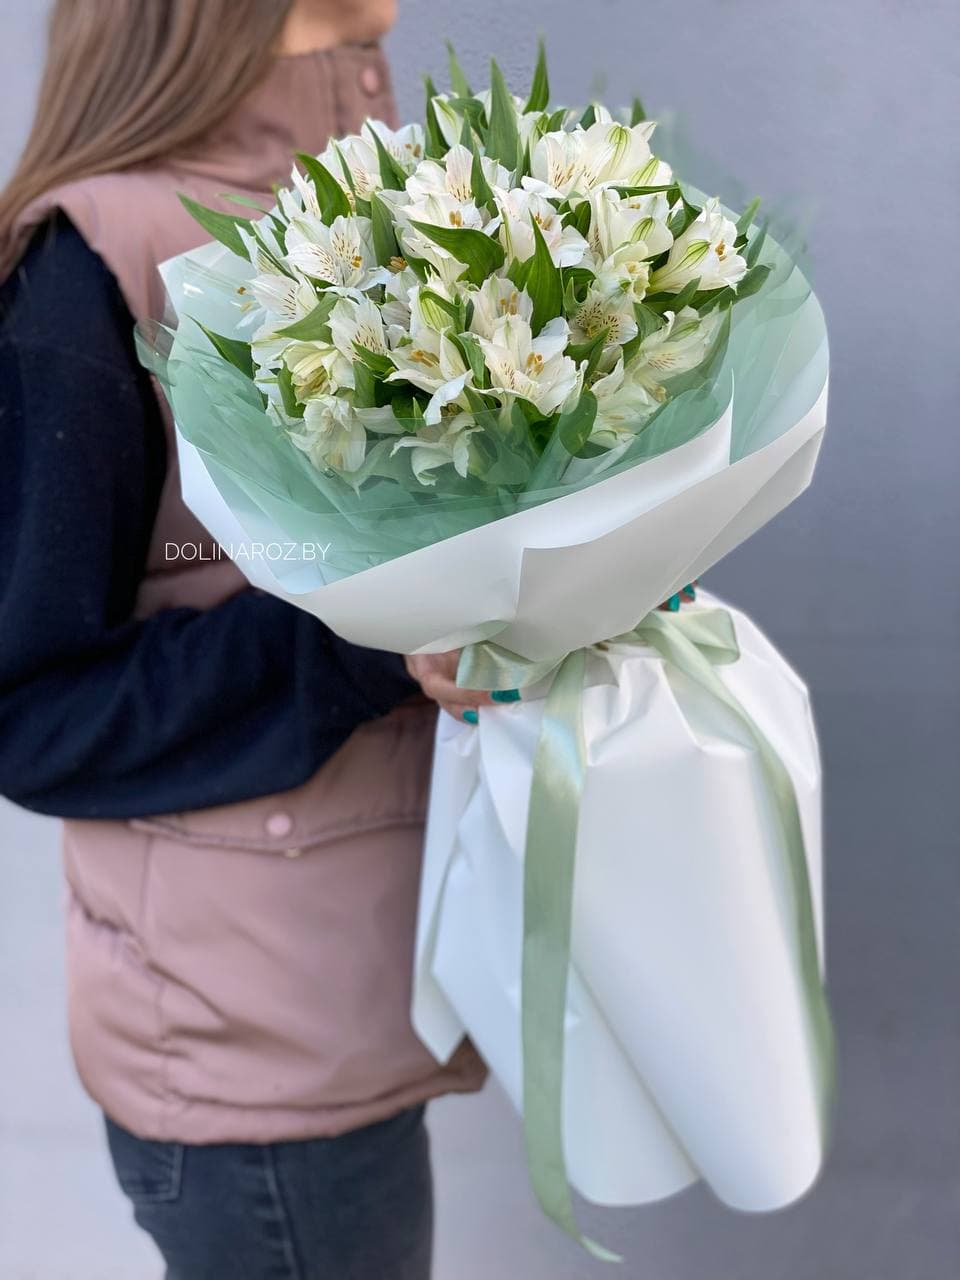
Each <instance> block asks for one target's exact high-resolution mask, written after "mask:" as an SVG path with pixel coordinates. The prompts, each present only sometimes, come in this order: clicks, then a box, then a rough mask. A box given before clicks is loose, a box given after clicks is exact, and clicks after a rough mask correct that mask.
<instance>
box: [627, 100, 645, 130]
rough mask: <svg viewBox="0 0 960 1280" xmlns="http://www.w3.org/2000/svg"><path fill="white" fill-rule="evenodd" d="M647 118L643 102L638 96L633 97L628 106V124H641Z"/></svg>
mask: <svg viewBox="0 0 960 1280" xmlns="http://www.w3.org/2000/svg"><path fill="white" fill-rule="evenodd" d="M646 118H647V113H646V112H645V111H644V109H643V103H642V102H641V100H640V99H639V98H634V100H633V103H632V105H631V107H630V126H631V128H632V127H633V126H634V125H636V124H642V123H643V121H644V120H646Z"/></svg>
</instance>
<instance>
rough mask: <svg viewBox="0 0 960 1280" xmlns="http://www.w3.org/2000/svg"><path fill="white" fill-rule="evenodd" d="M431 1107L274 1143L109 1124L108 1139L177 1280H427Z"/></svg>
mask: <svg viewBox="0 0 960 1280" xmlns="http://www.w3.org/2000/svg"><path fill="white" fill-rule="evenodd" d="M423 1111H424V1109H423V1107H414V1108H412V1109H410V1110H408V1111H403V1112H401V1113H400V1115H398V1116H394V1117H393V1118H391V1119H389V1120H383V1121H381V1122H380V1123H378V1124H372V1125H369V1126H367V1127H365V1128H363V1129H355V1130H353V1132H351V1133H346V1134H343V1135H342V1136H341V1137H338V1138H319V1139H312V1140H308V1141H303V1142H274V1143H271V1144H269V1145H267V1146H254V1145H240V1144H237V1145H234V1144H226V1145H219V1146H204V1147H197V1146H185V1145H183V1144H182V1143H179V1142H148V1141H145V1140H143V1139H141V1138H137V1137H134V1135H133V1134H132V1133H128V1132H127V1130H126V1129H121V1128H120V1127H119V1126H118V1125H116V1124H114V1123H113V1121H111V1120H110V1119H108V1120H107V1140H108V1142H109V1144H110V1154H111V1156H112V1157H113V1164H114V1168H115V1170H116V1173H117V1178H118V1180H119V1182H120V1186H121V1187H122V1188H123V1190H124V1192H125V1193H126V1195H127V1197H128V1198H129V1199H130V1201H131V1202H132V1203H133V1209H134V1217H135V1218H136V1220H137V1222H138V1223H139V1224H140V1226H141V1227H143V1229H144V1231H146V1232H148V1233H149V1234H150V1235H151V1236H152V1237H153V1239H154V1241H155V1243H156V1245H157V1248H158V1249H159V1250H160V1252H161V1253H162V1254H163V1258H164V1261H165V1262H166V1264H167V1280H429V1276H430V1255H431V1248H432V1243H433V1187H432V1181H431V1174H430V1155H429V1149H428V1141H427V1131H426V1127H425V1126H424V1123H423Z"/></svg>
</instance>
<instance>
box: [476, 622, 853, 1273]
mask: <svg viewBox="0 0 960 1280" xmlns="http://www.w3.org/2000/svg"><path fill="white" fill-rule="evenodd" d="M607 645H608V646H612V645H638V646H644V647H649V648H652V649H654V650H656V652H657V653H658V654H659V655H660V657H661V658H662V659H663V661H664V662H665V663H666V664H667V665H668V667H672V668H674V669H675V670H677V671H679V672H682V673H683V674H684V675H685V676H686V677H687V678H688V679H690V680H692V681H694V682H695V683H696V684H697V685H699V686H700V688H701V689H703V690H704V691H705V692H707V693H708V694H710V695H711V696H712V697H714V698H716V699H717V701H718V702H721V703H722V704H723V705H724V706H725V707H726V708H727V709H728V710H729V711H731V712H732V713H733V714H734V715H735V716H736V717H737V719H738V720H739V721H740V723H741V725H742V726H743V728H744V730H745V731H746V733H747V734H748V736H749V738H750V740H751V741H752V742H753V744H754V747H755V749H756V751H757V756H758V759H759V761H760V765H761V768H762V770H763V775H764V778H765V780H766V782H767V785H768V787H769V788H770V794H771V796H772V797H773V799H774V801H775V806H776V811H777V815H778V818H779V821H780V826H781V828H782V832H783V837H784V847H785V850H786V855H787V869H788V873H789V879H790V885H791V889H792V899H793V907H794V917H793V928H794V940H795V946H796V950H797V958H798V964H799V971H800V975H801V979H802V982H803V987H804V993H805V996H806V1015H807V1031H808V1039H809V1044H810V1050H811V1057H812V1061H813V1063H814V1069H815V1071H816V1073H817V1085H818V1098H819V1099H820V1102H821V1111H820V1124H821V1135H822V1137H823V1139H824V1140H825V1139H826V1133H827V1128H828V1125H829V1117H830V1110H831V1104H832V1095H833V1077H834V1044H833V1031H832V1027H831V1022H830V1013H829V1009H828V1007H827V1002H826V996H825V994H824V991H823V984H822V982H821V979H820V963H819V953H818V947H817V934H816V926H815V923H814V915H813V900H812V894H811V887H810V878H809V872H808V868H807V858H806V853H805V851H804V843H803V829H802V826H801V822H800V811H799V808H798V805H797V798H796V793H795V791H794V787H793V781H792V779H791V777H790V774H789V772H788V771H787V769H786V767H785V766H784V764H783V761H782V760H781V759H780V757H779V756H778V754H777V752H776V751H775V750H774V748H773V747H772V746H771V745H770V743H769V741H768V740H767V738H766V737H765V736H764V734H763V733H762V731H761V730H760V728H759V726H758V725H757V724H756V722H755V721H754V720H753V719H752V717H751V716H750V715H749V713H748V712H747V711H746V710H745V708H744V707H743V706H742V705H741V703H740V702H739V700H738V699H737V698H736V697H734V695H733V694H732V693H731V692H730V690H729V689H728V688H727V686H726V685H725V684H724V682H723V681H722V680H721V679H720V677H719V676H718V675H717V673H716V671H715V670H714V667H715V666H720V665H723V664H725V663H731V662H736V661H737V660H738V658H739V657H740V648H739V645H738V644H737V635H736V628H735V626H734V622H733V618H732V617H731V616H730V614H729V613H728V612H727V610H726V609H720V608H709V609H695V610H690V611H689V612H682V611H681V612H673V613H663V612H659V611H658V612H656V613H651V614H648V615H647V617H646V618H644V619H643V621H642V622H641V623H640V624H639V625H638V626H637V627H636V628H634V630H633V631H629V632H626V633H625V634H624V635H620V636H616V637H615V638H614V639H612V640H610V641H608V642H607ZM586 659H587V650H586V649H577V650H575V651H574V652H572V653H568V654H566V655H565V656H564V657H561V658H559V659H552V660H546V661H541V662H537V661H530V660H528V659H526V658H522V657H520V656H519V655H517V654H515V653H511V652H510V650H508V649H503V648H501V647H500V646H499V645H496V644H494V643H493V642H492V641H485V642H483V643H480V644H475V645H470V646H468V647H467V648H465V649H464V650H463V653H462V654H461V657H460V665H459V668H458V671H457V683H458V684H459V685H460V686H461V687H463V688H468V689H484V690H494V689H523V688H529V687H530V686H531V685H534V684H538V683H539V682H540V681H542V680H545V679H547V678H548V677H550V676H551V675H552V677H553V679H552V683H551V685H550V690H549V693H548V694H547V698H546V705H545V707H544V713H543V721H542V724H541V728H540V737H539V741H538V743H537V751H536V756H535V758H534V766H533V780H532V785H531V791H530V810H529V816H528V819H527V832H526V848H525V854H524V883H523V960H522V1012H521V1025H522V1043H523V1119H524V1136H525V1140H526V1150H527V1163H528V1166H529V1170H530V1180H531V1182H532V1184H533V1188H534V1191H535V1192H536V1195H537V1199H538V1200H539V1202H540V1205H541V1207H542V1208H543V1210H544V1212H545V1213H547V1214H548V1216H549V1217H550V1218H552V1219H553V1221H554V1222H555V1223H556V1224H557V1225H558V1226H560V1227H561V1228H562V1229H563V1230H564V1231H566V1232H567V1234H568V1235H570V1236H572V1237H573V1238H574V1239H575V1240H577V1241H579V1243H580V1244H582V1245H583V1246H584V1247H585V1248H586V1249H587V1250H589V1252H590V1253H592V1254H593V1255H594V1256H595V1257H598V1258H601V1259H603V1260H605V1261H612V1262H617V1261H620V1260H621V1259H620V1258H619V1256H618V1255H617V1254H615V1253H611V1252H610V1250H608V1249H605V1248H604V1247H603V1246H602V1245H600V1244H597V1243H596V1241H593V1240H590V1239H589V1238H588V1237H586V1236H584V1235H583V1234H582V1233H581V1231H580V1228H579V1227H578V1225H577V1220H576V1215H575V1213H574V1209H573V1200H572V1196H571V1192H570V1185H569V1182H568V1180H567V1172H566V1162H565V1159H564V1151H563V1058H564V1016H565V1010H566V1003H567V978H568V973H569V967H570V931H571V919H572V906H573V879H574V866H575V861H576V847H577V826H578V821H579V815H580V800H581V797H582V794H583V786H584V780H585V777H586V766H587V751H586V741H585V738H584V732H583V709H582V693H583V681H584V675H585V673H586ZM680 821H681V822H682V815H681V817H680Z"/></svg>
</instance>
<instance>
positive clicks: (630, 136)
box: [523, 120, 671, 199]
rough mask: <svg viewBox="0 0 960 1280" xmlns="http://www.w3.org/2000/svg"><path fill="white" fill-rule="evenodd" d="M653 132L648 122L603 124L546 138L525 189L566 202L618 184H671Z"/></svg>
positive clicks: (539, 146)
mask: <svg viewBox="0 0 960 1280" xmlns="http://www.w3.org/2000/svg"><path fill="white" fill-rule="evenodd" d="M654 128H655V125H654V123H653V122H652V121H649V120H645V121H643V122H642V123H641V124H635V125H626V124H620V123H618V122H617V121H615V120H598V121H597V122H596V123H595V124H592V125H590V127H589V128H588V129H580V128H577V129H573V130H571V131H570V132H557V133H547V134H544V136H543V137H542V138H541V139H540V140H539V141H538V142H537V144H536V146H535V147H534V148H533V152H532V154H531V157H530V177H525V178H524V179H523V185H524V186H525V187H526V188H527V190H528V191H536V192H538V193H539V194H540V195H543V196H547V197H548V198H551V199H557V198H561V199H566V198H567V197H568V196H570V195H571V194H573V193H577V194H579V195H581V196H587V195H589V193H590V192H591V191H593V190H595V189H596V188H598V187H603V186H611V185H614V184H616V185H618V186H629V187H638V186H651V185H658V186H659V185H662V184H663V183H666V182H669V181H670V178H671V170H670V166H669V165H667V164H664V162H663V161H662V160H659V159H658V158H657V157H656V156H654V155H653V153H652V152H651V150H650V146H649V138H650V135H651V134H652V133H653V130H654Z"/></svg>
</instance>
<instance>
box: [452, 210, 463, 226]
mask: <svg viewBox="0 0 960 1280" xmlns="http://www.w3.org/2000/svg"><path fill="white" fill-rule="evenodd" d="M450 225H451V227H462V226H463V214H462V213H461V212H460V210H459V209H451V211H450Z"/></svg>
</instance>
